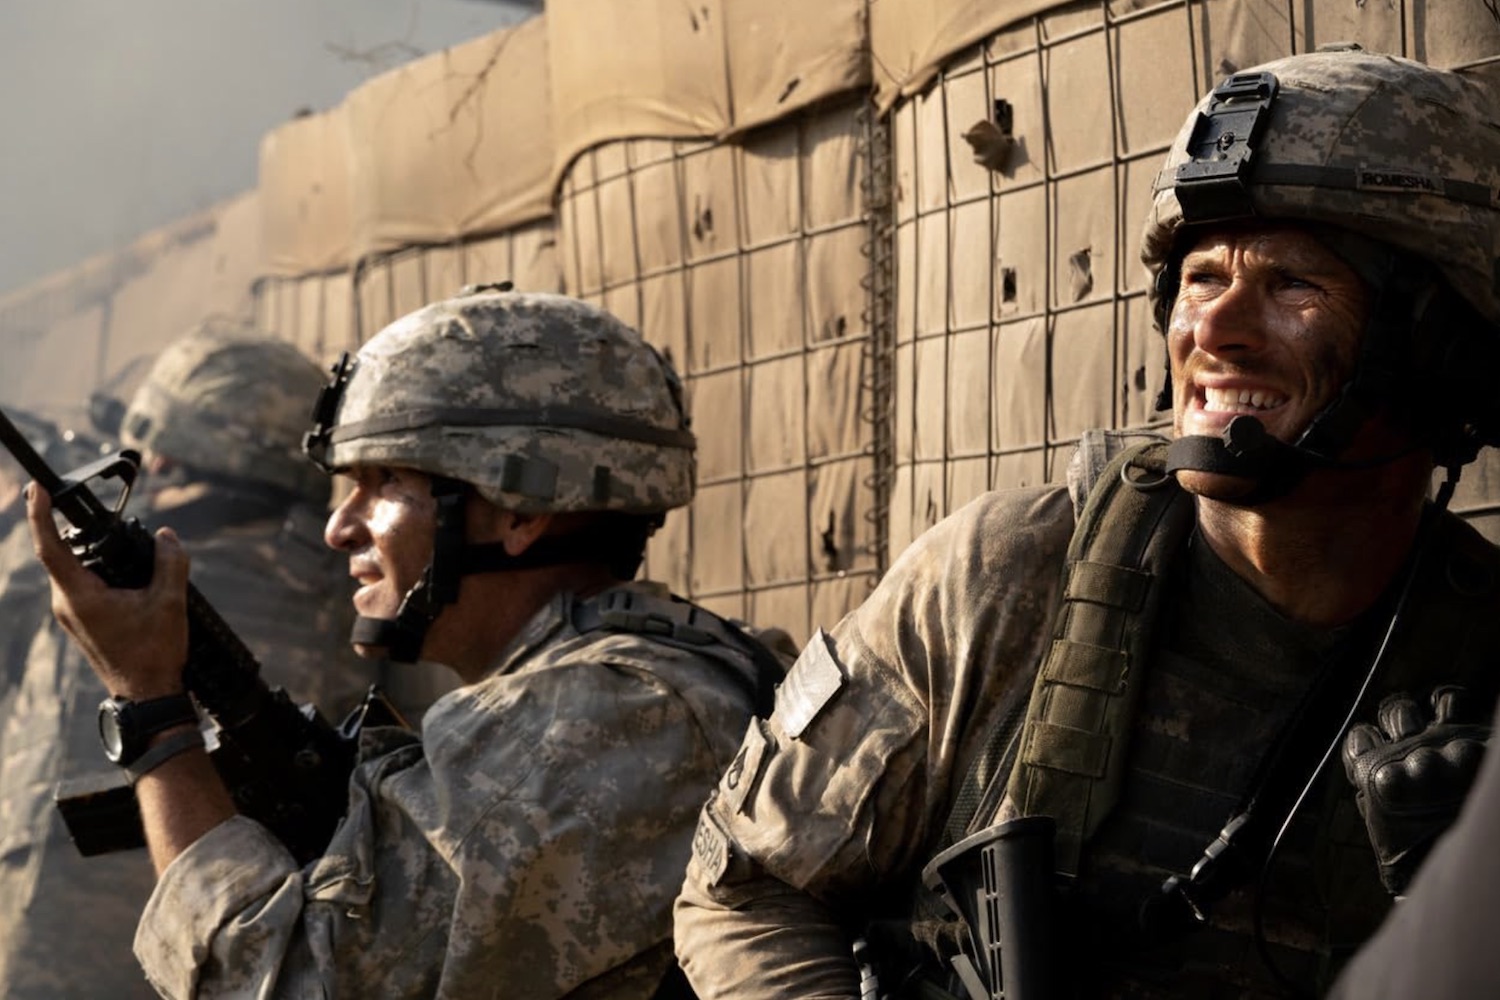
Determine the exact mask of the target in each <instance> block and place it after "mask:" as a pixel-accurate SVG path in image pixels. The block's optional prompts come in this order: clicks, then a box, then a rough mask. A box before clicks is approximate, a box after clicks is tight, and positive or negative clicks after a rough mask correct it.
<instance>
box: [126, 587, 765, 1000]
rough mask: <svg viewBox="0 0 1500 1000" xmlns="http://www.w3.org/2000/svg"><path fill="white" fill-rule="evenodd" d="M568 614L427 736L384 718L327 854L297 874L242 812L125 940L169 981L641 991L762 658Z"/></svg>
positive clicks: (346, 990) (563, 992) (525, 638)
mask: <svg viewBox="0 0 1500 1000" xmlns="http://www.w3.org/2000/svg"><path fill="white" fill-rule="evenodd" d="M621 589H628V590H634V591H636V592H640V593H653V592H654V593H658V594H659V593H661V591H659V590H653V588H650V587H648V586H646V585H644V584H632V585H627V587H625V588H621ZM576 604H577V602H575V601H574V600H573V599H572V598H570V597H568V596H567V595H562V596H559V597H558V598H556V599H555V600H554V601H553V602H552V604H551V605H550V606H549V607H547V608H545V609H544V610H543V611H541V612H540V613H538V614H537V615H536V616H535V617H534V618H533V619H532V621H531V622H530V623H529V624H528V625H527V626H526V628H525V629H524V631H523V632H522V634H521V635H520V636H519V637H518V638H517V639H516V640H515V642H514V643H513V645H512V647H511V648H510V650H509V651H508V652H507V653H506V654H505V655H504V657H503V658H502V659H501V661H500V662H499V663H497V664H496V666H495V669H494V672H493V673H491V674H490V675H489V676H488V677H486V678H485V679H484V680H483V681H481V682H480V683H478V684H475V685H473V686H471V687H467V688H463V689H460V690H459V691H456V692H453V693H452V694H449V695H447V696H445V697H444V698H442V699H441V700H439V701H438V702H437V703H436V704H435V705H434V706H433V707H432V708H431V709H430V710H429V712H428V714H427V719H426V724H425V726H424V732H425V734H426V735H425V736H424V738H423V739H422V740H418V739H417V738H416V737H415V736H414V735H411V734H404V733H396V732H393V731H390V730H376V731H373V733H372V735H371V737H370V739H369V741H368V742H367V743H366V744H365V745H364V747H363V748H362V751H363V753H362V758H363V759H362V763H361V764H360V765H359V767H358V769H357V771H356V773H355V775H354V778H353V780H352V781H351V784H350V802H351V808H350V812H349V815H348V816H347V817H346V818H345V820H344V822H343V824H342V825H341V826H340V827H339V829H338V832H337V833H336V834H335V836H334V840H333V843H332V844H330V845H329V848H328V851H327V853H326V854H325V855H324V856H323V857H322V858H321V859H319V860H318V861H316V862H314V863H313V864H311V865H309V866H308V867H307V868H305V869H300V870H299V869H298V868H297V866H296V864H295V863H294V862H293V861H292V858H291V857H290V856H289V855H288V854H287V853H286V851H285V849H284V848H282V847H281V846H280V845H279V844H278V843H277V842H276V841H275V840H274V839H273V838H271V837H269V836H268V835H267V834H266V832H265V831H264V830H263V829H262V828H261V827H259V826H258V825H256V824H254V823H252V822H251V821H249V820H245V819H235V820H232V821H230V822H228V823H225V824H223V825H221V826H219V827H218V828H216V829H215V830H214V831H212V832H211V833H210V834H208V835H207V836H205V837H204V838H202V839H201V840H199V841H198V843H196V844H194V845H193V846H192V847H191V848H189V849H188V851H187V852H185V853H184V854H183V855H182V856H181V857H179V858H178V859H177V860H176V861H175V862H174V863H173V864H172V865H171V867H169V868H168V870H167V872H166V873H165V874H164V876H163V877H162V880H161V883H160V885H159V886H158V887H157V890H156V893H155V895H154V896H153V897H152V899H151V904H150V906H149V908H148V909H147V911H146V914H145V916H144V918H143V919H142V922H141V928H140V932H139V934H138V935H137V938H136V954H137V956H138V957H139V958H140V960H141V963H142V965H143V966H144V968H145V969H146V973H147V975H148V976H149V977H150V978H151V981H152V982H153V983H155V984H156V985H157V987H158V989H160V990H161V991H162V993H163V994H165V995H167V996H171V997H187V996H201V997H218V996H246V995H250V994H252V993H253V994H255V995H258V996H287V997H301V996H317V995H330V996H333V995H337V996H369V997H376V996H378V997H388V998H392V1000H395V998H401V997H433V996H440V997H469V996H487V995H491V994H494V993H496V992H497V991H498V992H499V993H503V994H504V995H506V996H513V997H562V996H569V997H575V996H576V997H585V996H609V997H622V998H623V997H642V998H644V997H650V996H651V995H652V993H653V992H654V991H655V989H656V987H657V984H658V983H659V981H660V980H661V977H662V974H663V972H664V971H665V970H666V968H667V965H668V963H669V961H670V957H671V949H670V944H669V941H670V935H671V926H670V925H671V917H670V910H671V903H672V899H673V897H674V896H675V895H676V894H677V890H678V888H679V887H680V886H681V884H682V868H683V864H684V862H685V859H686V858H687V856H688V851H689V840H690V838H691V837H692V831H693V824H694V819H695V817H696V814H697V812H698V809H699V807H700V806H701V805H702V802H703V797H704V795H705V794H706V793H707V790H708V789H709V788H711V787H712V786H713V783H714V781H715V780H716V779H717V778H718V776H719V774H720V773H721V772H722V771H723V769H724V766H725V765H726V764H727V763H728V762H729V759H730V757H731V756H732V755H733V752H734V748H735V745H736V743H737V742H738V736H739V733H740V732H742V731H743V728H744V721H745V717H746V715H747V714H748V713H749V711H750V703H749V700H748V698H747V697H746V694H745V690H744V678H748V677H749V676H751V670H752V668H751V666H750V664H749V662H748V659H747V657H746V656H745V654H744V653H743V652H742V651H739V650H737V649H735V648H733V647H730V646H727V645H718V646H715V647H712V648H711V649H712V651H710V652H706V653H695V652H691V651H684V650H682V649H679V648H673V647H670V646H667V645H664V644H661V643H659V642H657V641H655V640H653V639H652V638H651V637H649V636H645V635H633V634H602V633H598V632H595V633H590V634H585V635H580V634H579V632H578V630H577V629H576V628H575V627H574V626H573V624H572V619H573V611H574V608H575V606H576ZM716 661H717V662H716ZM734 674H738V675H740V677H739V678H736V677H735V676H733V675H734ZM195 990H196V991H197V992H196V993H195V992H194V991H195Z"/></svg>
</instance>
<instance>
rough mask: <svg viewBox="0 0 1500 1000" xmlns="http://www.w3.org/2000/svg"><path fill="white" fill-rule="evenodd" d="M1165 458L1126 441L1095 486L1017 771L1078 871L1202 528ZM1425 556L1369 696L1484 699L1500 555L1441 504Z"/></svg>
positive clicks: (1014, 788) (1160, 451) (1496, 633)
mask: <svg viewBox="0 0 1500 1000" xmlns="http://www.w3.org/2000/svg"><path fill="white" fill-rule="evenodd" d="M1165 462H1166V445H1165V443H1149V444H1145V445H1137V446H1135V447H1132V448H1129V449H1127V450H1126V451H1124V452H1122V453H1121V454H1119V455H1118V456H1116V457H1115V458H1114V460H1113V461H1112V462H1110V464H1109V465H1108V466H1107V467H1106V469H1105V471H1104V473H1103V474H1102V476H1101V477H1100V479H1099V482H1098V484H1097V485H1096V486H1095V487H1094V488H1093V489H1092V490H1091V491H1090V493H1089V495H1088V500H1087V502H1086V503H1085V504H1084V507H1083V510H1082V512H1081V514H1080V516H1079V521H1078V525H1077V527H1076V528H1075V530H1074V533H1073V537H1072V540H1071V542H1070V544H1069V547H1068V553H1067V562H1066V569H1065V571H1064V572H1065V574H1066V575H1065V577H1064V585H1063V589H1062V597H1061V602H1060V607H1059V608H1058V611H1057V615H1056V619H1055V626H1054V630H1053V642H1052V645H1051V647H1050V649H1049V651H1048V654H1047V656H1046V657H1045V659H1044V660H1043V662H1042V664H1041V665H1040V667H1039V669H1038V671H1037V676H1036V679H1035V682H1034V684H1033V688H1032V696H1031V700H1030V703H1029V705H1028V708H1027V710H1026V719H1025V725H1024V728H1023V729H1022V731H1021V735H1020V739H1019V742H1018V745H1017V750H1016V752H1015V760H1014V764H1013V766H1012V767H1011V769H1010V772H1009V780H1008V782H1007V785H1006V794H1007V796H1008V797H1009V799H1010V800H1011V802H1012V804H1013V805H1014V806H1015V808H1016V810H1017V812H1018V813H1019V814H1020V815H1022V816H1050V817H1052V819H1053V820H1054V821H1055V823H1056V825H1057V839H1056V845H1055V850H1056V867H1057V871H1058V872H1059V873H1060V874H1063V875H1076V874H1077V873H1078V869H1079V863H1080V856H1081V853H1082V849H1083V845H1084V844H1085V843H1086V842H1087V841H1088V839H1089V838H1090V837H1091V836H1092V835H1093V834H1094V832H1095V831H1096V830H1097V829H1098V827H1099V824H1100V823H1101V822H1102V821H1103V820H1104V818H1105V817H1106V816H1107V815H1108V814H1109V812H1110V810H1111V809H1112V808H1113V807H1114V805H1115V804H1116V802H1117V801H1118V798H1119V794H1120V787H1121V785H1122V783H1123V778H1124V774H1125V767H1126V763H1127V755H1128V751H1129V735H1130V730H1131V727H1132V724H1133V722H1134V720H1135V717H1136V714H1137V707H1138V705H1139V703H1140V697H1141V691H1142V690H1143V688H1144V686H1145V675H1146V666H1147V664H1148V662H1149V659H1150V655H1151V650H1152V642H1153V634H1154V626H1155V624H1156V622H1157V620H1158V619H1159V618H1160V617H1161V615H1160V610H1161V601H1162V597H1163V594H1164V582H1165V576H1166V573H1167V572H1168V569H1169V566H1170V565H1171V563H1172V562H1173V561H1174V559H1175V558H1176V557H1177V555H1178V554H1179V553H1180V551H1181V547H1182V545H1183V544H1184V543H1185V542H1186V539H1187V537H1188V535H1189V533H1190V532H1191V531H1192V528H1193V523H1194V505H1193V500H1192V498H1191V497H1190V496H1189V495H1188V494H1186V493H1185V492H1184V491H1182V490H1181V489H1180V488H1178V486H1177V484H1176V481H1175V480H1173V479H1172V478H1171V477H1169V476H1167V475H1166V473H1165ZM1418 558H1419V559H1420V563H1419V564H1418V566H1417V567H1416V569H1415V572H1416V574H1417V575H1416V579H1415V580H1414V581H1413V584H1412V594H1411V599H1410V601H1409V602H1408V604H1407V606H1406V607H1405V608H1404V610H1403V611H1402V615H1401V617H1402V620H1401V622H1400V623H1399V625H1398V626H1397V628H1396V629H1395V632H1394V634H1393V635H1392V638H1391V648H1390V650H1389V651H1388V655H1387V656H1386V658H1385V660H1384V662H1383V663H1382V665H1381V669H1380V674H1379V676H1378V677H1377V679H1376V685H1375V688H1374V689H1373V693H1374V694H1376V695H1378V694H1380V693H1385V692H1391V691H1398V690H1403V689H1410V690H1422V691H1425V690H1426V689H1428V688H1430V687H1431V686H1432V685H1433V684H1434V683H1437V682H1439V681H1441V682H1444V683H1456V684H1463V685H1465V686H1467V687H1469V688H1470V689H1471V690H1473V691H1475V692H1476V694H1477V695H1478V696H1479V698H1480V699H1482V703H1484V704H1488V703H1489V702H1490V701H1492V700H1493V699H1494V697H1495V694H1496V692H1497V690H1500V670H1497V669H1496V668H1497V666H1500V663H1497V657H1496V654H1497V653H1500V620H1497V612H1500V601H1497V586H1500V553H1497V551H1496V549H1495V548H1494V546H1492V545H1490V544H1489V543H1488V542H1486V541H1485V540H1484V539H1483V538H1482V537H1480V536H1479V534H1478V533H1477V532H1475V531H1474V530H1473V529H1472V528H1470V527H1469V526H1468V525H1466V524H1464V523H1463V522H1462V521H1460V520H1459V519H1458V518H1456V517H1455V516H1453V515H1451V514H1448V513H1446V512H1444V513H1442V514H1440V515H1439V521H1438V523H1437V524H1435V525H1433V530H1432V531H1431V532H1430V533H1429V535H1428V541H1427V544H1426V551H1425V552H1424V553H1422V554H1421V555H1419V557H1418ZM1002 773H1004V772H1003V771H1002ZM973 820H982V818H981V817H979V816H975V817H972V820H971V822H970V823H969V824H968V825H969V826H970V827H972V826H973ZM983 820H987V817H986V818H983Z"/></svg>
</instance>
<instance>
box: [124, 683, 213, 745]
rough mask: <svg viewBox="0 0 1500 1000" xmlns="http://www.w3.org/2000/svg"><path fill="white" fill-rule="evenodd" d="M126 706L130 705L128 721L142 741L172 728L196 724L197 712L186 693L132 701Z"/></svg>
mask: <svg viewBox="0 0 1500 1000" xmlns="http://www.w3.org/2000/svg"><path fill="white" fill-rule="evenodd" d="M128 704H129V705H130V714H131V720H130V721H131V722H132V723H133V724H134V726H135V731H136V733H137V734H138V735H139V736H140V738H141V739H143V740H149V739H150V738H151V737H153V736H155V735H156V734H157V733H160V732H165V731H166V730H168V729H171V728H172V727H173V726H181V725H185V724H187V723H189V722H191V723H192V724H193V725H195V726H196V725H197V724H198V710H197V709H196V708H194V707H193V699H192V698H190V697H188V695H187V694H186V693H183V694H169V695H164V696H162V697H160V698H147V699H146V700H145V701H132V702H129V703H128Z"/></svg>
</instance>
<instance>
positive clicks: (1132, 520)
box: [1007, 443, 1194, 875]
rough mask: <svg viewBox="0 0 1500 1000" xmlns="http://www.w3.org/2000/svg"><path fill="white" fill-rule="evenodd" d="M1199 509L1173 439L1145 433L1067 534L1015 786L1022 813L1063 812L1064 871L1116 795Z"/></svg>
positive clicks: (1107, 473)
mask: <svg viewBox="0 0 1500 1000" xmlns="http://www.w3.org/2000/svg"><path fill="white" fill-rule="evenodd" d="M1127 475H1129V476H1131V477H1133V479H1134V484H1133V485H1131V484H1127V482H1126V480H1125V478H1124V477H1125V476H1127ZM1193 515H1194V508H1193V500H1192V497H1190V496H1189V495H1188V494H1186V493H1184V492H1183V491H1182V490H1180V489H1178V488H1177V484H1176V482H1175V481H1174V480H1173V479H1171V478H1170V477H1169V476H1168V475H1167V474H1166V446H1165V444H1164V443H1151V444H1146V445H1137V446H1135V447H1132V448H1129V449H1127V450H1126V451H1125V452H1123V453H1121V454H1120V455H1119V456H1117V457H1116V458H1115V459H1114V461H1112V462H1111V463H1110V464H1109V465H1108V466H1106V467H1105V470H1104V473H1103V475H1102V476H1101V478H1100V480H1099V483H1098V485H1097V486H1095V487H1094V488H1093V489H1092V490H1091V491H1090V492H1089V495H1088V500H1087V502H1086V503H1085V504H1084V507H1083V511H1082V513H1081V514H1080V516H1079V521H1078V525H1077V527H1076V528H1075V529H1074V531H1073V537H1072V540H1071V541H1070V542H1069V544H1068V554H1067V563H1066V569H1065V571H1064V573H1065V575H1064V578H1063V586H1062V596H1061V603H1060V606H1059V608H1058V610H1057V616H1056V619H1055V626H1054V629H1053V638H1052V645H1051V647H1050V648H1049V650H1048V652H1047V656H1046V659H1045V660H1044V661H1043V662H1042V665H1041V667H1040V669H1039V670H1038V671H1037V676H1036V681H1035V683H1034V685H1033V688H1032V694H1031V701H1030V705H1029V707H1028V708H1027V713H1026V723H1025V728H1024V729H1023V730H1022V732H1021V739H1020V744H1019V747H1018V752H1017V754H1016V760H1015V765H1014V767H1013V769H1012V771H1011V774H1010V780H1009V783H1008V786H1007V794H1008V796H1009V798H1010V799H1011V801H1012V803H1013V804H1014V805H1015V806H1016V807H1017V809H1018V811H1019V813H1020V814H1021V815H1022V816H1050V817H1052V819H1053V821H1054V822H1055V823H1056V824H1057V839H1056V842H1055V845H1054V850H1055V852H1056V864H1057V868H1058V870H1059V871H1060V872H1062V873H1065V874H1068V875H1075V874H1077V872H1078V864H1079V856H1080V853H1081V851H1082V847H1083V843H1084V841H1085V840H1087V839H1088V837H1089V836H1090V835H1091V834H1092V833H1093V832H1094V831H1095V830H1096V829H1097V828H1098V826H1099V823H1100V822H1101V821H1102V820H1103V819H1104V817H1105V816H1106V815H1108V813H1109V811H1110V809H1111V808H1112V807H1113V806H1114V804H1115V802H1116V801H1117V799H1118V798H1119V792H1120V786H1121V785H1122V783H1123V781H1124V773H1125V762H1126V755H1127V751H1128V749H1129V735H1130V727H1131V724H1132V722H1133V720H1134V718H1135V714H1136V707H1137V705H1138V704H1139V702H1140V696H1141V690H1142V688H1143V687H1144V677H1145V665H1146V662H1147V659H1148V657H1149V655H1150V650H1151V640H1152V631H1153V626H1154V625H1155V623H1156V621H1157V619H1158V618H1159V617H1160V616H1159V615H1158V611H1159V609H1160V605H1161V600H1162V592H1163V583H1164V579H1163V578H1164V575H1165V569H1166V566H1167V564H1168V563H1170V561H1171V560H1172V557H1173V555H1174V554H1175V553H1177V552H1178V551H1180V549H1181V547H1182V545H1183V544H1184V543H1185V542H1186V540H1187V537H1188V534H1189V533H1190V532H1191V531H1192V527H1193Z"/></svg>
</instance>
